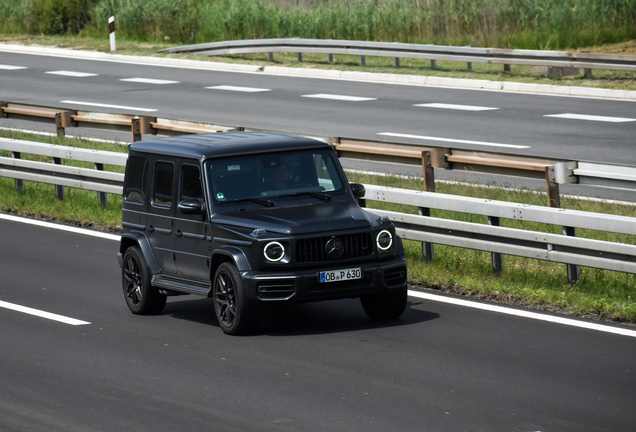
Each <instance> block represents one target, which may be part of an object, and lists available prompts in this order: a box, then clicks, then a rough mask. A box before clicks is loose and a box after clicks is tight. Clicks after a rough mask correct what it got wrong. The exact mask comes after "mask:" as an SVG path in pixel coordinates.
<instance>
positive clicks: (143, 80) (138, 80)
mask: <svg viewBox="0 0 636 432" xmlns="http://www.w3.org/2000/svg"><path fill="white" fill-rule="evenodd" d="M119 81H127V82H136V83H144V84H159V85H161V84H179V81H170V80H160V79H152V78H124V79H120V80H119Z"/></svg>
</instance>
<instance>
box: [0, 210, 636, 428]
mask: <svg viewBox="0 0 636 432" xmlns="http://www.w3.org/2000/svg"><path fill="white" fill-rule="evenodd" d="M117 248H118V244H117V242H116V241H113V240H106V239H99V238H94V237H89V236H86V235H81V234H75V233H69V232H61V231H57V230H52V229H49V228H43V227H34V226H29V225H24V224H21V223H17V222H11V221H6V220H2V221H0V251H1V252H0V274H1V275H2V279H1V282H0V300H1V301H3V302H8V303H11V304H14V305H21V306H26V307H30V308H34V309H37V310H41V311H46V312H50V313H55V314H59V315H62V316H65V317H71V318H75V319H79V320H83V321H86V322H89V323H90V324H85V325H78V326H72V325H68V324H64V323H61V322H57V321H52V320H50V319H46V318H42V317H39V316H33V315H28V314H24V313H21V312H17V311H15V310H9V309H5V308H3V307H0V329H2V331H1V332H0V346H1V347H2V349H1V350H0V362H1V363H0V364H1V365H2V367H1V368H0V382H1V383H2V386H1V390H0V430H2V431H27V430H28V431H43V432H44V431H46V432H51V431H72V432H75V431H77V432H80V431H81V432H92V431H133V430H134V431H153V432H155V431H161V430H182V431H221V430H222V431H362V430H364V431H383V432H386V431H453V432H455V431H488V432H492V431H509V432H515V431H519V432H526V431H527V432H533V431H542V432H556V431H558V432H567V431H573V432H585V431H590V432H592V431H593V432H599V431H616V432H626V431H630V430H632V429H633V426H634V424H636V397H635V396H634V395H635V393H634V388H636V374H635V372H636V371H635V368H634V361H633V360H634V356H635V354H636V340H635V339H634V338H633V337H628V336H620V335H613V334H607V333H602V332H597V331H592V330H586V329H581V328H573V327H569V326H564V325H559V324H552V323H547V322H540V321H535V320H530V319H526V318H521V317H516V316H507V315H502V314H497V313H492V312H486V311H480V310H475V309H470V308H465V307H460V306H454V305H449V304H445V303H440V302H435V301H422V300H419V299H417V298H414V297H410V298H409V300H410V302H409V305H408V309H407V311H406V313H405V314H404V316H403V317H402V318H401V319H399V320H397V321H395V322H391V323H384V324H374V323H372V322H371V321H369V320H368V319H367V318H366V316H365V314H364V312H363V311H362V308H361V306H360V305H359V303H358V302H357V301H354V300H343V301H330V302H324V303H317V304H308V305H299V306H292V307H286V308H282V307H281V308H277V309H273V310H271V311H269V313H268V316H267V318H266V320H265V322H264V324H263V325H262V327H261V329H260V331H259V333H258V334H256V335H254V336H250V337H230V336H225V335H224V334H223V333H222V331H221V330H220V329H219V328H218V324H217V322H216V320H215V318H214V316H213V312H212V304H211V302H210V301H209V300H207V299H203V298H199V297H175V298H170V299H169V302H168V304H167V306H166V309H165V310H164V312H163V313H162V314H161V315H158V316H135V315H132V314H131V313H130V312H129V311H128V309H127V307H126V305H125V302H124V298H123V294H122V292H121V288H120V270H119V266H118V265H117V262H116V256H115V254H116V251H117Z"/></svg>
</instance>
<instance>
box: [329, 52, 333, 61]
mask: <svg viewBox="0 0 636 432" xmlns="http://www.w3.org/2000/svg"><path fill="white" fill-rule="evenodd" d="M329 63H333V54H329Z"/></svg>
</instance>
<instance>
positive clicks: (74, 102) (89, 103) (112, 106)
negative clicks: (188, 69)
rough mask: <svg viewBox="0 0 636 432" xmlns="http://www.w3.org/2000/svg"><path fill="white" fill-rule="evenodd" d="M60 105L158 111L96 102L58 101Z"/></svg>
mask: <svg viewBox="0 0 636 432" xmlns="http://www.w3.org/2000/svg"><path fill="white" fill-rule="evenodd" d="M60 103H67V104H73V105H88V106H95V107H100V108H115V109H125V110H130V111H144V112H154V111H158V110H156V109H153V108H138V107H130V106H124V105H108V104H101V103H97V102H82V101H72V100H63V101H60Z"/></svg>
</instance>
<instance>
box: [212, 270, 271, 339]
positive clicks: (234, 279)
mask: <svg viewBox="0 0 636 432" xmlns="http://www.w3.org/2000/svg"><path fill="white" fill-rule="evenodd" d="M212 289H213V290H214V295H213V297H214V313H215V315H216V318H217V319H218V321H219V326H220V327H221V329H222V330H223V332H224V333H225V334H229V335H245V334H249V333H252V332H254V331H256V329H257V328H258V325H259V324H260V308H259V305H258V304H256V303H254V302H252V301H250V300H249V299H247V298H246V296H245V290H244V288H243V280H242V279H241V276H240V275H239V272H238V270H236V267H235V266H234V265H232V264H230V263H223V264H221V265H220V266H219V268H218V269H217V271H216V274H215V275H214V284H213V287H212Z"/></svg>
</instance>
